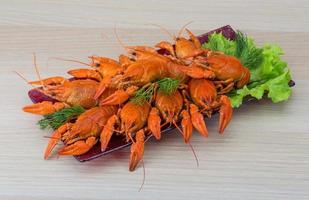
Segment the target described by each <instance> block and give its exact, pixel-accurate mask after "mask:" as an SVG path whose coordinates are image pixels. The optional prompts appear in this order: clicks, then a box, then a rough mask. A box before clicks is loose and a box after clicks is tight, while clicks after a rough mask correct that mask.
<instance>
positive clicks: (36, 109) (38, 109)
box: [23, 101, 65, 115]
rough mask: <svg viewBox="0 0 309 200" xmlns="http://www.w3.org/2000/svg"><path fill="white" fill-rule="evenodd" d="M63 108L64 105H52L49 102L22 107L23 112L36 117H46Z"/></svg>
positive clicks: (59, 103) (58, 103)
mask: <svg viewBox="0 0 309 200" xmlns="http://www.w3.org/2000/svg"><path fill="white" fill-rule="evenodd" d="M64 107H65V104H64V103H61V102H56V103H52V102H50V101H42V102H41V103H35V104H32V105H28V106H25V107H23V111H24V112H28V113H32V114H37V115H48V114H52V113H54V112H57V111H59V110H61V109H63V108H64Z"/></svg>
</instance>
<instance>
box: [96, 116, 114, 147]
mask: <svg viewBox="0 0 309 200" xmlns="http://www.w3.org/2000/svg"><path fill="white" fill-rule="evenodd" d="M117 122H118V117H117V115H113V116H111V117H110V118H109V119H108V120H107V122H106V124H105V126H104V128H103V130H102V132H101V134H100V142H101V151H105V150H106V148H107V146H108V143H109V141H110V139H111V137H112V135H113V133H114V126H115V124H116V123H117Z"/></svg>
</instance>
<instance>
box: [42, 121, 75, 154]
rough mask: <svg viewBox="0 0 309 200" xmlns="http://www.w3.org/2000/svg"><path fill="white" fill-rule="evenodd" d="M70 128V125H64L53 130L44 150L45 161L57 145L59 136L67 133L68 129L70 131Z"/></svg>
mask: <svg viewBox="0 0 309 200" xmlns="http://www.w3.org/2000/svg"><path fill="white" fill-rule="evenodd" d="M70 127H71V124H70V123H66V124H63V125H62V126H60V127H59V128H58V129H57V130H55V131H54V132H53V134H52V135H51V137H50V139H49V142H48V144H47V147H46V149H45V153H44V159H47V158H48V157H49V155H50V153H51V152H52V150H53V149H54V148H55V146H56V145H57V143H58V141H59V140H60V139H61V136H62V135H63V134H64V133H66V132H67V131H68V129H70Z"/></svg>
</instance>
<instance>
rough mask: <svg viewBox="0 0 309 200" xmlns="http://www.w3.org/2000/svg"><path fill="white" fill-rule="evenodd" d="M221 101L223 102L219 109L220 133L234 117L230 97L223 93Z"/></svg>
mask: <svg viewBox="0 0 309 200" xmlns="http://www.w3.org/2000/svg"><path fill="white" fill-rule="evenodd" d="M220 103H221V107H220V110H219V113H220V119H219V133H221V134H222V133H223V131H224V129H225V128H226V126H227V125H228V124H229V122H230V121H231V119H232V114H233V109H232V105H231V101H230V99H229V98H228V97H227V96H225V95H222V96H221V97H220Z"/></svg>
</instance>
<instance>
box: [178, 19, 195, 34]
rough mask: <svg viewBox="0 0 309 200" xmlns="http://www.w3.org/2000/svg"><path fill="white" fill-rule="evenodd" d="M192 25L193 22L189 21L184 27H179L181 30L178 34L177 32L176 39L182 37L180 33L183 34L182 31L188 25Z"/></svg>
mask: <svg viewBox="0 0 309 200" xmlns="http://www.w3.org/2000/svg"><path fill="white" fill-rule="evenodd" d="M192 23H193V21H189V22H187V23H186V24H185V25H183V26H182V27H181V29H180V30H179V32H178V35H177V38H179V37H180V36H181V35H182V33H183V31H184V30H185V28H186V27H187V26H188V25H189V24H192Z"/></svg>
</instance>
